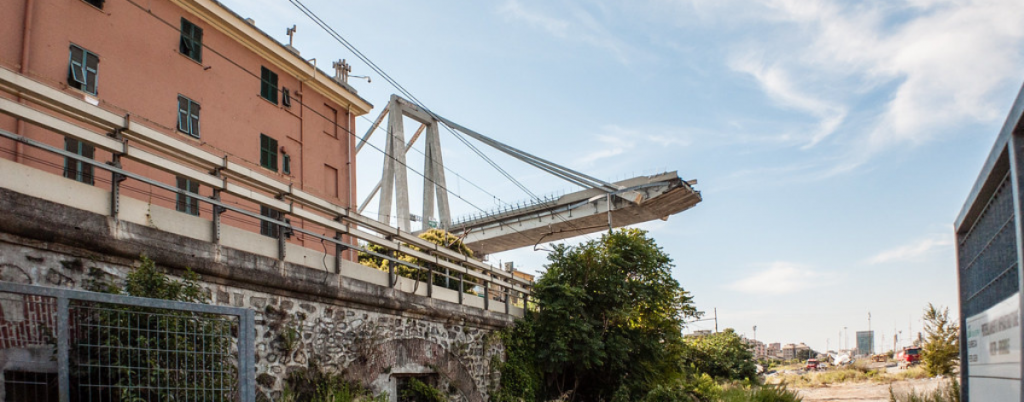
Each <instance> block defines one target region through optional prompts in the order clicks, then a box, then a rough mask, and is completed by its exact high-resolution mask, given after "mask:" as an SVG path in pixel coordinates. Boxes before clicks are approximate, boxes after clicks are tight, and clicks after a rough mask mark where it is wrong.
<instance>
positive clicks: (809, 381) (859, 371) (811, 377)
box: [766, 364, 928, 388]
mask: <svg viewBox="0 0 1024 402" xmlns="http://www.w3.org/2000/svg"><path fill="white" fill-rule="evenodd" d="M927 377H928V374H927V373H925V371H924V368H922V367H920V366H914V367H911V368H909V369H906V370H900V371H898V372H894V373H889V372H888V371H887V370H886V369H885V368H877V369H874V368H871V367H869V366H868V365H866V364H854V365H851V366H844V367H843V368H833V369H828V370H824V371H808V372H801V373H791V374H779V375H775V376H770V377H768V378H767V379H766V381H767V382H769V383H773V384H779V383H787V384H790V385H792V386H793V387H796V388H809V387H821V386H825V385H831V384H842V383H858V382H875V383H881V384H887V383H892V382H895V381H903V380H912V379H919V378H927Z"/></svg>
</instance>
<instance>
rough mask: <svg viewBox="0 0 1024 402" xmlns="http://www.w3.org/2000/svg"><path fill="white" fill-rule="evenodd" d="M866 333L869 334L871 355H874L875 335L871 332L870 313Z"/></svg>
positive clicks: (869, 313)
mask: <svg viewBox="0 0 1024 402" xmlns="http://www.w3.org/2000/svg"><path fill="white" fill-rule="evenodd" d="M868 333H869V334H871V346H870V348H871V354H875V333H874V332H871V312H870V311H868Z"/></svg>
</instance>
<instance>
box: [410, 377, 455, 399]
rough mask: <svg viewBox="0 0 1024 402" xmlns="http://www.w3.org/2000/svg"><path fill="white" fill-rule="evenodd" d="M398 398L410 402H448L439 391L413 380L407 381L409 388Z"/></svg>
mask: <svg viewBox="0 0 1024 402" xmlns="http://www.w3.org/2000/svg"><path fill="white" fill-rule="evenodd" d="M399 397H401V398H402V400H405V401H410V402H448V397H447V396H445V394H444V393H442V392H441V391H440V390H438V389H437V388H434V387H432V386H430V384H427V383H425V382H423V381H420V380H417V379H415V378H410V379H409V388H408V389H406V390H403V391H402V395H399Z"/></svg>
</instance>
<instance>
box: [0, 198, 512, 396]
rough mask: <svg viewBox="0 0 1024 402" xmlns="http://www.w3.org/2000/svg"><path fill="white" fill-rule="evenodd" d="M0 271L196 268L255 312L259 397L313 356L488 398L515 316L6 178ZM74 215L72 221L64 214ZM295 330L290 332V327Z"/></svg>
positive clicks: (384, 382) (385, 384)
mask: <svg viewBox="0 0 1024 402" xmlns="http://www.w3.org/2000/svg"><path fill="white" fill-rule="evenodd" d="M0 210H5V211H7V212H8V213H7V214H5V215H0V280H3V281H10V282H17V283H27V284H36V285H44V286H57V287H65V288H77V289H82V288H84V286H85V283H86V281H87V280H88V279H89V278H88V275H89V272H90V271H94V272H102V274H103V275H106V276H109V277H111V278H113V279H114V280H117V279H118V278H120V279H123V278H124V277H125V275H126V274H127V273H128V272H129V271H130V269H132V266H133V265H135V264H137V261H136V259H137V258H138V256H139V255H140V254H146V255H148V256H149V257H150V258H152V259H153V260H154V261H155V262H156V263H157V265H158V266H159V267H161V268H162V269H164V270H165V271H167V272H168V273H169V274H171V275H172V276H175V275H180V274H181V273H182V270H183V269H185V268H186V267H191V269H193V270H194V271H195V272H197V273H198V274H200V275H201V276H202V284H203V286H204V287H205V288H206V289H208V292H209V295H210V300H211V302H212V303H214V304H219V305H229V306H235V307H246V308H251V309H253V310H254V311H255V312H256V327H257V334H256V357H255V358H256V367H257V383H258V391H259V392H258V393H257V394H258V395H259V398H258V399H259V400H276V399H277V397H278V396H280V394H281V391H282V390H283V387H284V381H283V380H284V378H285V377H287V375H288V374H289V373H291V372H293V371H295V370H296V369H298V368H302V367H309V366H310V365H315V366H318V367H320V368H322V369H324V370H328V371H332V372H342V373H344V375H345V376H346V378H348V379H350V380H354V381H358V382H360V383H362V384H364V385H367V386H370V387H371V388H372V389H374V390H376V391H390V390H392V389H394V388H393V387H394V383H395V377H396V376H399V375H402V374H413V373H433V375H434V377H435V379H436V381H437V385H438V388H439V389H441V390H443V391H445V392H448V393H449V395H450V396H451V399H452V400H453V401H473V402H476V401H486V400H488V391H489V389H490V388H491V387H492V386H494V385H496V383H497V380H498V378H497V373H494V372H493V370H492V367H491V364H490V363H491V361H492V359H494V358H495V357H497V358H499V359H501V358H503V356H502V353H503V348H502V346H501V345H500V340H499V338H498V337H497V336H496V335H497V334H495V333H494V332H495V331H497V330H500V329H501V328H503V327H506V326H508V325H511V323H512V322H513V320H512V317H510V316H508V315H504V314H498V313H495V312H490V311H483V310H481V309H476V308H471V307H467V306H463V305H459V304H455V303H449V302H445V301H441V300H437V299H431V298H426V297H421V296H416V295H412V294H408V293H405V292H401V291H398V290H395V289H389V288H386V287H382V286H377V285H373V284H368V283H366V282H361V281H358V280H354V279H351V278H347V277H342V276H339V275H337V274H333V273H328V272H325V271H322V270H316V269H312V268H309V267H304V266H298V265H293V264H289V263H284V262H281V261H277V260H274V259H270V258H267V257H262V256H258V255H252V254H248V253H244V252H240V251H238V250H233V249H229V248H224V247H221V246H219V245H215V244H211V243H207V242H200V241H197V240H194V239H188V238H184V237H180V236H175V235H172V234H168V233H166V232H160V231H158V230H154V229H152V228H148V227H145V226H140V225H135V224H131V223H125V222H123V221H116V220H114V219H111V218H109V217H104V216H98V215H96V214H91V213H88V212H84V211H80V210H75V209H72V208H68V207H66V206H62V205H58V204H52V203H49V205H48V203H47V202H46V201H42V200H38V199H33V198H31V197H26V196H24V195H20V194H17V193H11V192H5V191H4V190H3V189H0ZM71 221H73V222H76V224H75V225H74V227H73V228H70V227H68V226H66V225H64V224H63V223H62V222H71ZM288 333H293V334H297V335H298V336H297V337H296V338H294V339H292V340H293V341H290V340H289V337H288V336H286V334H288Z"/></svg>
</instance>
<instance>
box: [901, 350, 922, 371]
mask: <svg viewBox="0 0 1024 402" xmlns="http://www.w3.org/2000/svg"><path fill="white" fill-rule="evenodd" d="M896 361H897V362H899V364H900V367H907V366H912V365H914V364H917V363H918V362H920V361H921V348H919V347H917V346H910V347H906V348H903V350H901V351H899V352H897V353H896Z"/></svg>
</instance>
